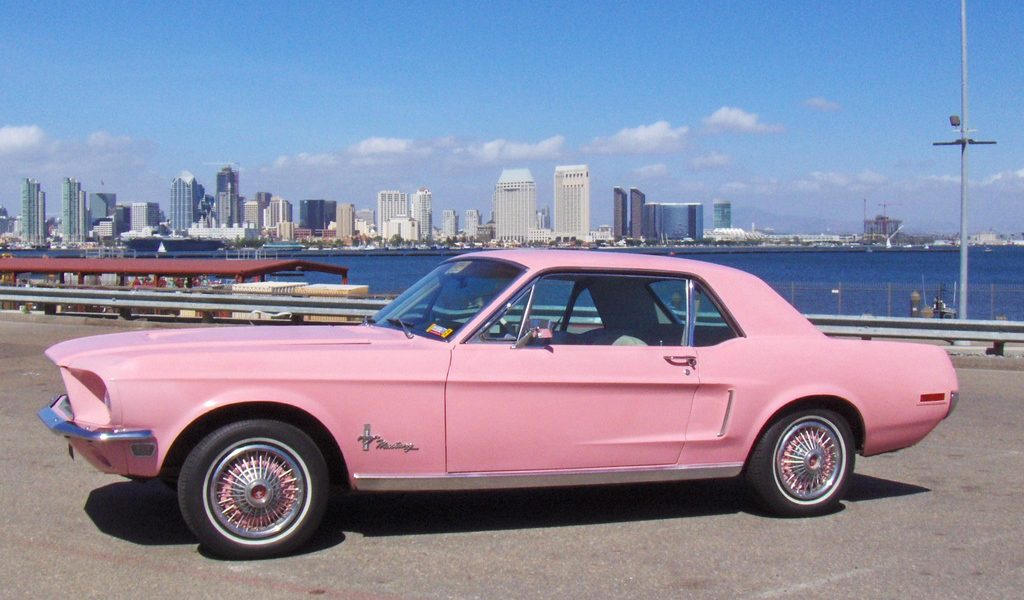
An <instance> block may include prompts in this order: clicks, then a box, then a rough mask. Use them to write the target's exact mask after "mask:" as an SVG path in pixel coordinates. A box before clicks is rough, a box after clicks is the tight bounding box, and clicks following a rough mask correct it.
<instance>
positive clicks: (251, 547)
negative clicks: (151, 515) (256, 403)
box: [178, 420, 328, 559]
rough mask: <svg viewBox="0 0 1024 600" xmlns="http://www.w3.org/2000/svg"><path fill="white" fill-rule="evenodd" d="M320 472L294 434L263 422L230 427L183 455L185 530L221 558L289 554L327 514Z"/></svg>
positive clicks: (319, 458)
mask: <svg viewBox="0 0 1024 600" xmlns="http://www.w3.org/2000/svg"><path fill="white" fill-rule="evenodd" d="M327 490H328V485H327V466H326V463H325V461H324V458H323V455H322V454H321V453H320V450H319V448H317V445H316V444H315V443H314V442H313V440H312V439H310V438H309V436H308V435H306V434H305V433H303V432H302V431H301V430H299V429H297V428H295V427H293V426H291V425H288V424H287V423H282V422H280V421H270V420H252V421H241V422H238V423H232V424H230V425H227V426H225V427H222V428H220V429H218V430H216V431H214V432H213V433H211V434H209V435H208V436H206V438H204V439H203V441H201V442H200V443H199V444H198V445H197V446H196V447H195V448H194V449H193V450H192V452H190V453H189V455H188V458H186V459H185V463H184V464H183V465H182V468H181V473H180V476H179V478H178V503H179V505H180V507H181V513H182V515H183V516H184V518H185V522H186V523H187V524H188V526H189V529H191V530H192V532H193V533H194V534H195V536H196V537H197V538H199V543H200V544H201V545H202V546H203V547H204V548H206V549H207V550H209V551H210V552H212V553H214V554H217V555H220V556H223V557H225V558H243V559H252V558H267V557H270V556H277V555H280V554H285V553H287V552H291V551H292V550H295V549H296V548H298V547H299V546H300V545H302V544H303V543H304V542H306V541H307V540H308V539H309V537H310V536H311V535H312V534H313V532H314V531H315V530H316V528H317V526H318V525H319V524H320V521H321V520H322V518H323V514H324V510H325V509H326V507H327Z"/></svg>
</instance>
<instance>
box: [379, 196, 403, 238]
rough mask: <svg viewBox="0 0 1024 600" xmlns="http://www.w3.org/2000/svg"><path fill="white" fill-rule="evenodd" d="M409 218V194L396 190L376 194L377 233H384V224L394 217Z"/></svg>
mask: <svg viewBox="0 0 1024 600" xmlns="http://www.w3.org/2000/svg"><path fill="white" fill-rule="evenodd" d="M408 216H409V194H406V193H405V192H399V191H396V190H381V191H379V192H377V221H376V222H377V231H384V224H385V223H387V222H388V221H390V220H391V219H394V218H395V217H408Z"/></svg>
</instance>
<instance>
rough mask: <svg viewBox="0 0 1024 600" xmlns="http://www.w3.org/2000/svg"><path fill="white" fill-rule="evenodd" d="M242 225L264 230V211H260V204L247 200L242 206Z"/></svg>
mask: <svg viewBox="0 0 1024 600" xmlns="http://www.w3.org/2000/svg"><path fill="white" fill-rule="evenodd" d="M242 223H245V224H246V225H248V226H250V227H255V228H256V229H258V230H262V229H263V211H262V210H260V203H259V202H257V201H255V200H246V201H245V202H244V203H243V204H242Z"/></svg>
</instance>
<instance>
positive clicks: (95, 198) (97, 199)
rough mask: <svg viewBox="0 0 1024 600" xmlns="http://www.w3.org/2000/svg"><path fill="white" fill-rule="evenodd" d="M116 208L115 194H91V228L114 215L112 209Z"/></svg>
mask: <svg viewBox="0 0 1024 600" xmlns="http://www.w3.org/2000/svg"><path fill="white" fill-rule="evenodd" d="M115 206H117V194H110V193H106V192H93V193H91V194H89V218H90V219H91V221H92V222H91V223H89V226H90V227H91V226H92V225H94V224H95V223H96V221H99V220H100V219H103V218H106V217H109V216H111V215H113V214H114V207H115Z"/></svg>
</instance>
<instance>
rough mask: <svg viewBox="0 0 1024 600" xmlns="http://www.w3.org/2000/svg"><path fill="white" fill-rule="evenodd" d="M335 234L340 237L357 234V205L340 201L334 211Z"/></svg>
mask: <svg viewBox="0 0 1024 600" xmlns="http://www.w3.org/2000/svg"><path fill="white" fill-rule="evenodd" d="M334 229H335V235H336V236H337V237H339V238H346V237H352V236H353V235H355V234H356V205H355V204H346V203H344V202H339V203H338V208H337V209H336V210H335V213H334Z"/></svg>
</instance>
